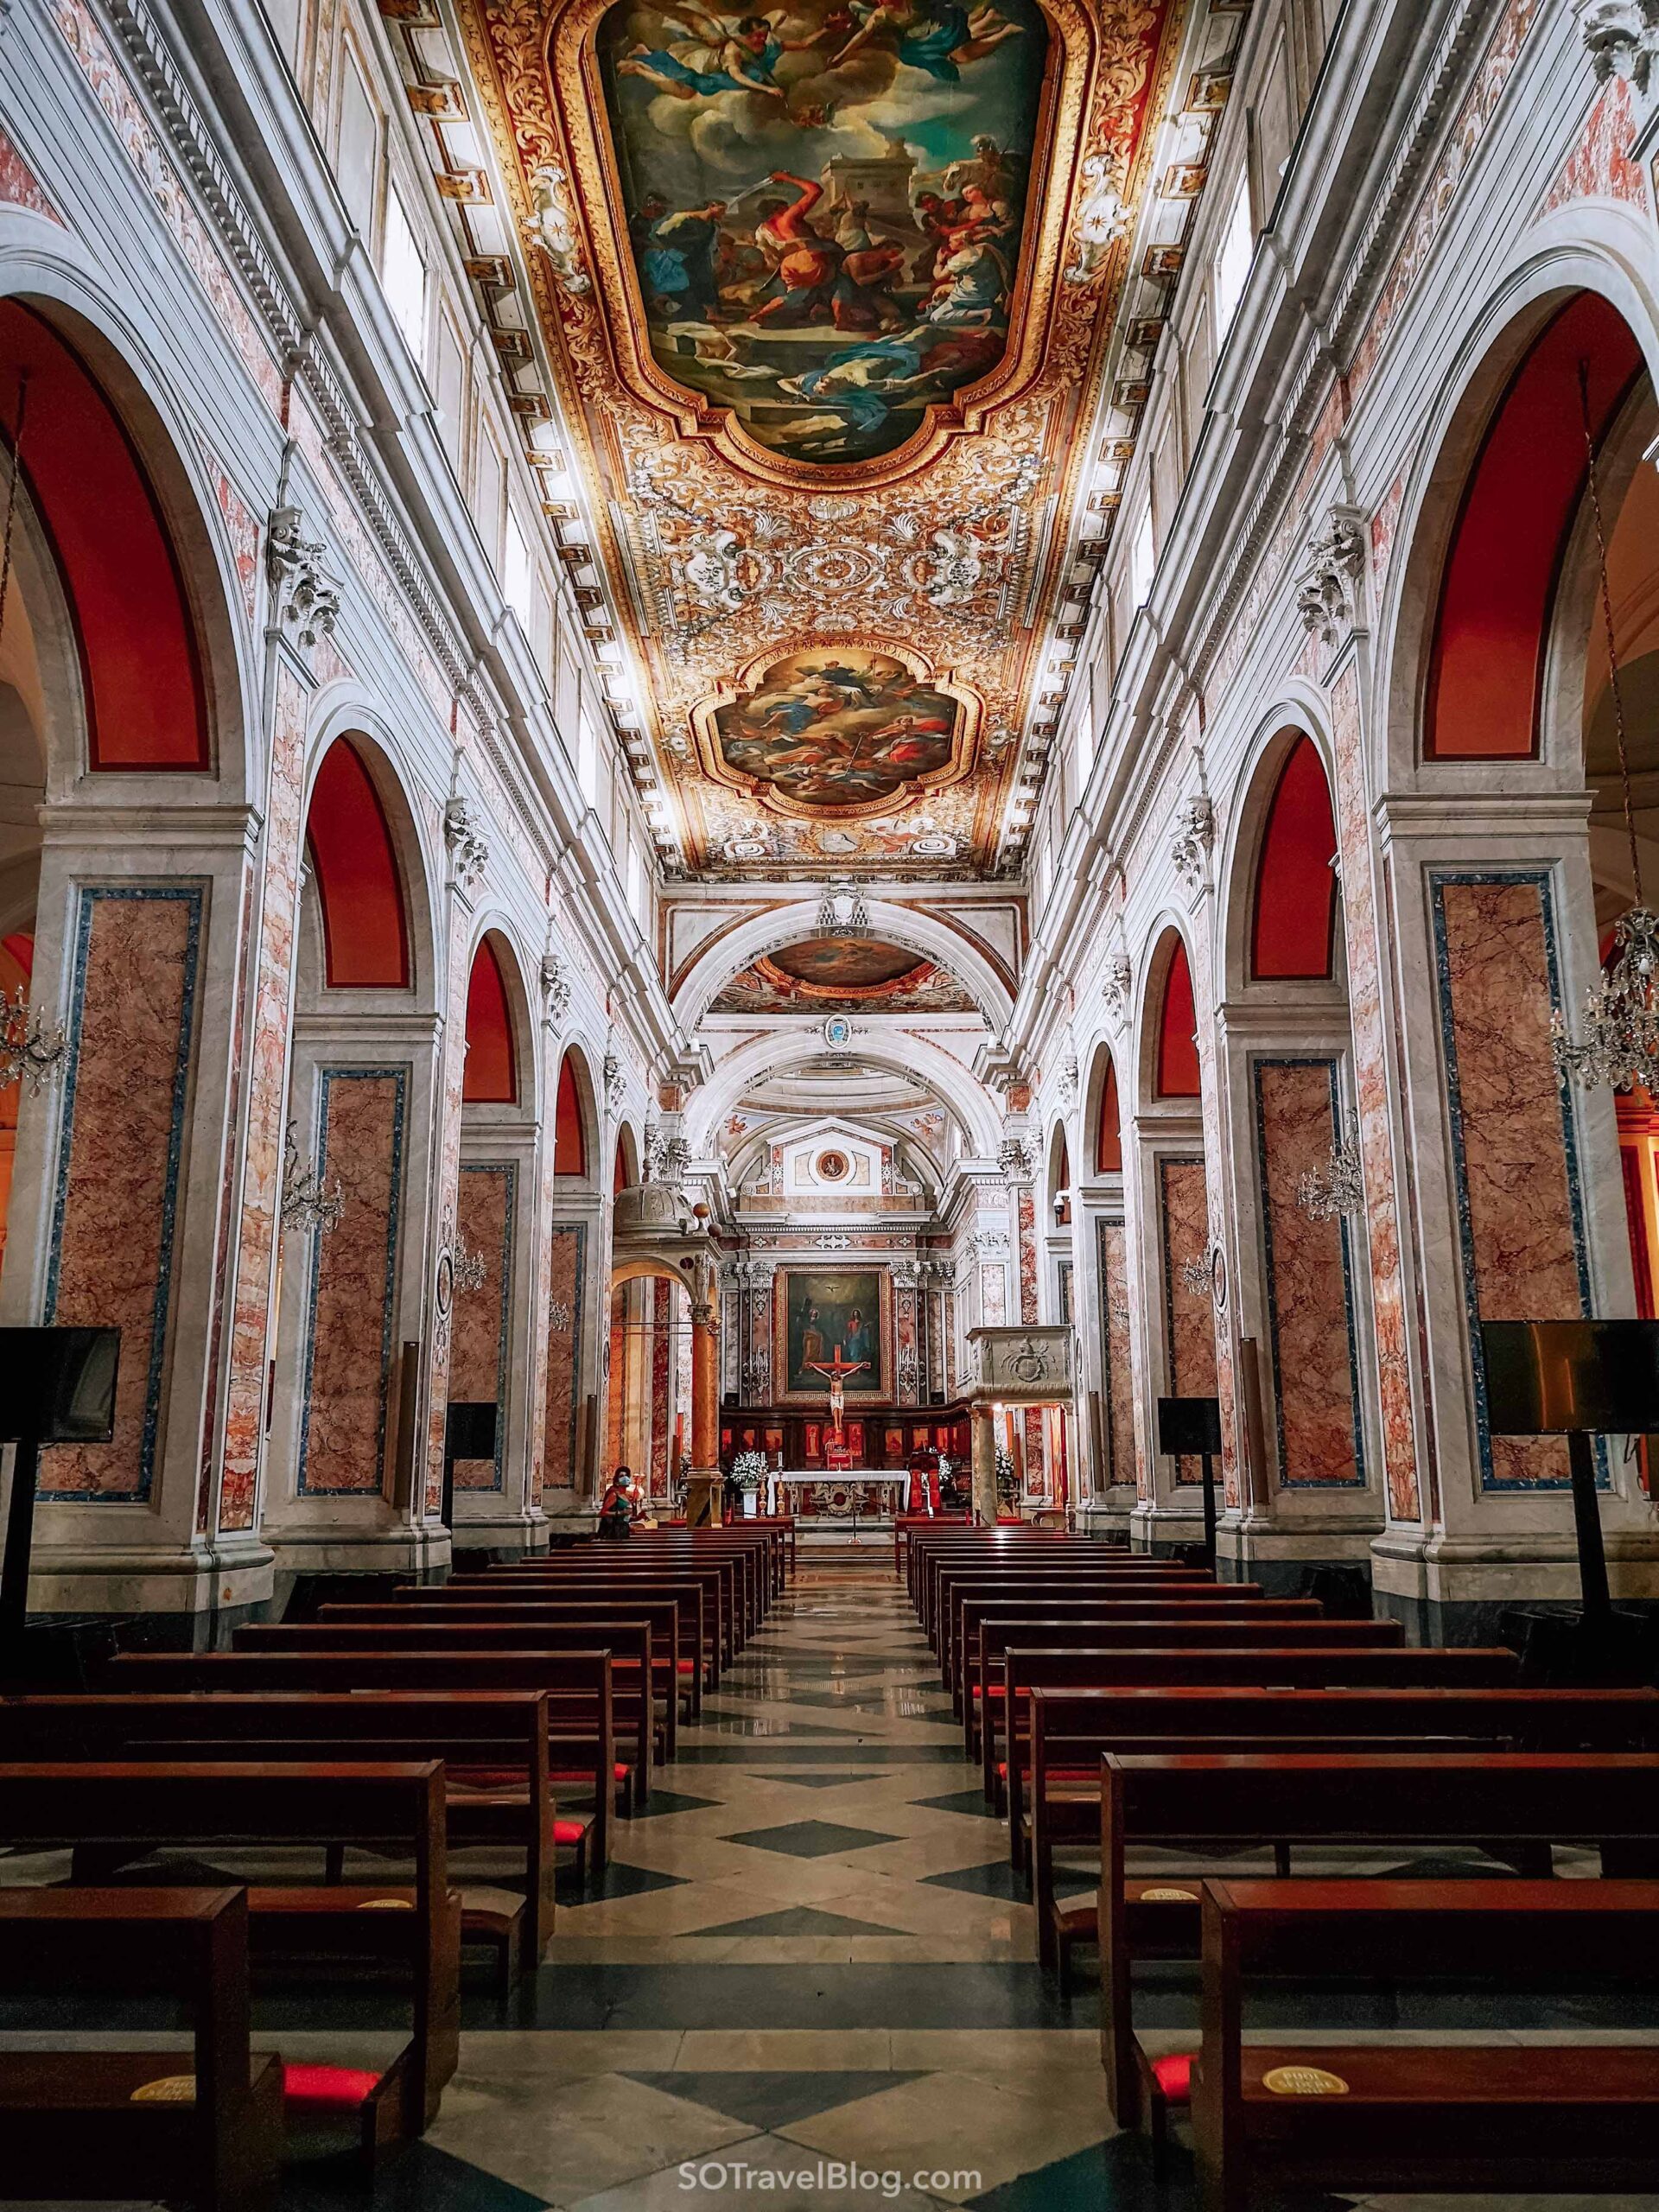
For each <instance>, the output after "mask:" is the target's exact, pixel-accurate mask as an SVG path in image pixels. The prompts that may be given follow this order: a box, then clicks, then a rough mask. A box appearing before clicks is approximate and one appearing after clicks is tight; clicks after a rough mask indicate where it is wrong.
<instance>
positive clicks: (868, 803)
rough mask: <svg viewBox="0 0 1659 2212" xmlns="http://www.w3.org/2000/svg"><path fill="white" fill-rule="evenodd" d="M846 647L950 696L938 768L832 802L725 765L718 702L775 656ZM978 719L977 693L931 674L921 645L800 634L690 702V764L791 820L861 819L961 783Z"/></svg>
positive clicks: (972, 757) (974, 746) (973, 754)
mask: <svg viewBox="0 0 1659 2212" xmlns="http://www.w3.org/2000/svg"><path fill="white" fill-rule="evenodd" d="M849 647H850V648H851V649H853V650H854V651H855V652H867V653H880V654H881V655H882V656H883V657H884V658H886V659H887V660H896V661H898V662H899V664H900V665H901V666H902V667H905V668H907V669H908V670H909V671H910V672H911V674H912V676H916V677H921V678H922V680H923V681H924V682H925V683H930V684H931V686H932V687H933V689H934V690H936V691H940V692H943V693H944V696H945V697H946V698H947V699H953V700H954V701H955V702H956V703H957V707H958V708H959V709H961V714H962V722H961V726H960V730H959V734H958V735H957V742H956V744H955V746H954V747H953V748H952V750H951V754H950V760H948V761H946V763H945V765H944V767H943V768H933V769H931V770H930V771H929V772H928V773H927V774H926V775H925V776H914V777H912V778H910V779H907V780H906V782H905V783H903V784H901V785H899V788H898V789H897V791H894V792H893V793H892V794H891V796H890V797H888V798H868V799H859V800H856V801H855V802H854V803H852V804H849V805H847V806H835V805H831V804H815V803H814V802H812V801H810V800H801V799H792V798H785V797H784V795H783V794H782V793H781V792H780V791H778V790H776V789H775V788H774V786H772V785H770V784H768V783H767V782H766V779H765V777H764V776H746V775H744V774H742V773H741V772H740V771H739V770H737V769H735V768H729V767H728V766H727V765H726V762H725V761H724V760H723V759H722V758H721V750H720V734H719V732H718V730H717V729H716V728H715V715H717V714H719V712H720V710H721V708H722V707H729V706H732V705H734V703H735V702H736V701H737V700H739V699H741V697H742V696H743V694H744V692H746V691H747V690H752V689H753V686H754V685H755V684H756V683H758V682H759V681H760V678H761V677H762V676H764V675H765V674H766V671H767V670H768V669H769V668H775V667H776V666H777V665H778V664H779V661H785V660H792V659H793V658H794V657H795V656H796V654H798V653H810V652H831V651H834V652H842V651H845V650H846V649H848V648H849ZM983 720H984V708H983V706H982V702H981V701H980V698H979V696H978V694H977V693H976V692H974V691H970V690H969V689H968V687H967V686H966V685H965V684H962V683H952V682H951V681H950V677H949V676H948V675H945V676H936V675H935V674H934V672H933V666H932V664H931V661H930V660H929V659H928V658H927V655H926V654H925V653H918V652H914V651H912V648H911V647H910V646H908V645H895V644H894V643H893V639H890V638H879V637H877V636H875V635H874V632H871V633H868V634H866V633H864V632H847V633H845V634H844V635H843V634H841V633H837V634H836V636H835V637H833V638H803V639H799V640H798V642H797V643H796V644H794V645H784V646H782V647H774V646H768V647H767V649H766V652H759V653H755V654H753V656H752V657H751V658H749V659H748V660H747V661H745V662H744V664H743V665H742V666H741V668H740V669H739V670H738V671H737V675H736V677H735V678H734V681H733V682H732V683H729V684H728V683H721V685H719V686H718V687H717V689H716V690H714V691H713V692H712V693H710V695H709V697H707V698H706V699H704V700H702V701H701V702H699V703H698V704H697V705H696V707H694V708H693V709H692V710H691V734H692V736H693V738H694V739H695V741H696V748H697V765H698V766H699V767H701V769H702V772H703V773H704V775H706V776H707V777H708V779H709V782H710V783H713V784H719V785H722V786H723V787H724V789H726V790H727V791H737V792H739V793H740V794H741V796H742V797H743V798H747V799H748V800H750V801H751V802H752V803H753V804H754V805H756V806H759V807H762V808H764V809H765V810H766V812H767V813H769V814H783V815H788V816H790V817H792V818H793V819H794V820H796V821H798V822H869V821H874V820H875V819H877V818H878V817H881V816H885V815H891V814H899V813H902V812H903V811H904V810H905V808H906V807H907V806H915V805H918V804H920V802H921V801H922V800H923V799H924V798H925V797H926V795H927V794H928V793H929V792H930V791H945V790H948V789H949V788H950V785H952V784H959V783H962V782H963V781H964V780H965V779H967V778H968V777H969V776H970V775H971V774H972V773H973V772H974V770H975V768H976V766H978V765H979V733H980V727H981V724H982V721H983Z"/></svg>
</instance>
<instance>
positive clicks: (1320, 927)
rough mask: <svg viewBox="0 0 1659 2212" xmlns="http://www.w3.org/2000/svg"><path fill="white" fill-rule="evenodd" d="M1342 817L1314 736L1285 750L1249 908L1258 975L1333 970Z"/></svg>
mask: <svg viewBox="0 0 1659 2212" xmlns="http://www.w3.org/2000/svg"><path fill="white" fill-rule="evenodd" d="M1336 850H1337V825H1336V821H1335V818H1334V817H1333V816H1332V811H1331V786H1330V785H1329V784H1328V783H1327V782H1326V781H1325V763H1324V762H1323V761H1322V760H1320V758H1319V748H1318V747H1317V746H1316V745H1315V744H1314V742H1313V739H1312V738H1310V737H1306V736H1303V737H1299V738H1298V739H1297V741H1296V742H1295V744H1294V745H1293V746H1292V747H1291V749H1290V751H1289V753H1287V755H1286V758H1285V764H1284V766H1283V767H1282V768H1281V770H1280V772H1279V780H1278V782H1277V784H1275V785H1274V792H1273V798H1272V799H1271V801H1270V802H1269V804H1268V823H1267V828H1266V829H1265V830H1264V832H1263V833H1262V859H1261V862H1260V865H1259V866H1258V868H1257V869H1256V874H1255V906H1254V907H1253V909H1252V912H1251V916H1250V974H1251V975H1252V976H1254V977H1255V978H1256V979H1257V980H1258V981H1261V980H1273V979H1282V978H1290V977H1298V976H1303V977H1319V976H1329V975H1330V974H1331V972H1332V963H1333V961H1334V959H1335V957H1336V926H1337V879H1336V875H1335V873H1334V871H1333V870H1332V865H1331V863H1332V861H1333V860H1334V858H1335V857H1336Z"/></svg>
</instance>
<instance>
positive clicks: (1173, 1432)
mask: <svg viewBox="0 0 1659 2212" xmlns="http://www.w3.org/2000/svg"><path fill="white" fill-rule="evenodd" d="M1158 1449H1159V1450H1160V1452H1162V1453H1164V1455H1165V1456H1166V1458H1168V1459H1189V1458H1191V1459H1202V1458H1203V1457H1204V1455H1205V1452H1208V1453H1209V1455H1210V1457H1211V1459H1220V1457H1221V1400H1220V1399H1219V1398H1160V1399H1159V1401H1158Z"/></svg>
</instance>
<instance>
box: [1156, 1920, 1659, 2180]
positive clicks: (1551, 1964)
mask: <svg viewBox="0 0 1659 2212" xmlns="http://www.w3.org/2000/svg"><path fill="white" fill-rule="evenodd" d="M1202 1910H1203V1918H1204V1934H1203V1943H1204V1968H1203V1997H1202V2001H1201V2011H1202V2022H1203V2037H1202V2044H1201V2050H1200V2056H1199V2058H1198V2064H1197V2066H1196V2067H1195V2068H1194V2069H1193V2075H1192V2127H1193V2134H1194V2137H1195V2139H1196V2143H1197V2150H1198V2179H1199V2187H1200V2196H1201V2202H1202V2203H1203V2206H1204V2208H1205V2212H1247V2208H1248V2207H1249V2203H1250V2202H1251V2200H1252V2198H1259V2197H1261V2196H1265V2195H1267V2194H1268V2192H1271V2193H1272V2194H1273V2195H1274V2196H1278V2195H1280V2194H1281V2192H1288V2191H1290V2190H1337V2191H1340V2192H1342V2193H1343V2194H1344V2195H1355V2196H1365V2197H1370V2196H1372V2195H1373V2194H1375V2193H1378V2192H1383V2191H1388V2192H1390V2193H1392V2192H1395V2191H1399V2192H1402V2193H1403V2192H1409V2193H1410V2194H1412V2195H1417V2194H1420V2193H1421V2194H1431V2193H1432V2194H1437V2195H1438V2194H1440V2193H1441V2192H1446V2191H1465V2190H1468V2191H1478V2192H1479V2193H1481V2194H1482V2195H1484V2196H1488V2197H1494V2196H1496V2197H1503V2196H1512V2195H1513V2196H1530V2195H1532V2194H1533V2193H1535V2192H1538V2191H1548V2192H1551V2193H1554V2192H1557V2191H1559V2192H1562V2193H1567V2192H1570V2193H1571V2194H1572V2195H1573V2196H1583V2195H1586V2194H1590V2193H1595V2194H1599V2195H1620V2196H1630V2195H1636V2194H1637V2193H1645V2192H1647V2191H1649V2190H1654V2189H1656V2188H1659V2065H1656V2063H1655V2057H1654V2051H1653V2048H1652V2046H1651V2045H1650V2044H1624V2045H1621V2044H1608V2043H1600V2042H1598V2043H1596V2044H1590V2045H1585V2044H1575V2043H1565V2042H1564V2043H1560V2044H1536V2043H1529V2044H1524V2045H1521V2044H1511V2043H1508V2042H1506V2041H1505V2040H1504V2039H1503V2037H1502V2035H1501V2034H1495V2035H1494V2037H1493V2040H1492V2041H1491V2043H1490V2044H1467V2043H1464V2044H1457V2045H1454V2046H1446V2045H1439V2046H1433V2047H1425V2046H1423V2045H1421V2044H1416V2045H1414V2044H1403V2043H1383V2044H1335V2045H1333V2044H1329V2043H1317V2044H1298V2043H1297V2041H1296V2039H1295V2037H1294V2034H1290V2033H1287V2034H1285V2035H1281V2036H1275V2037H1274V2040H1273V2042H1272V2043H1271V2044H1249V2045H1247V2044H1245V2043H1244V2041H1243V2033H1242V2029H1243V2001H1244V1993H1245V1990H1246V1987H1247V1986H1248V1985H1249V1981H1250V1980H1252V1978H1253V1977H1255V1976H1256V1975H1258V1974H1273V1975H1275V1976H1277V1975H1285V1974H1290V1975H1296V1976H1299V1977H1300V1976H1302V1975H1330V1974H1338V1975H1344V1976H1354V1975H1365V1974H1387V1975H1389V1976H1390V1977H1391V1978H1405V1977H1408V1976H1413V1975H1431V1974H1432V1975H1436V1976H1439V1975H1445V1974H1455V1975H1458V1976H1459V1977H1460V1978H1462V1977H1467V1978H1471V1979H1478V1980H1479V1981H1481V1982H1483V1983H1488V1984H1490V1985H1491V1986H1494V1987H1496V1988H1497V1989H1500V1990H1501V1989H1502V1988H1503V1987H1504V1986H1511V1987H1513V1986H1516V1985H1517V1984H1519V1985H1520V1986H1522V1987H1525V1986H1528V1983H1529V1978H1533V1979H1536V1978H1543V1977H1548V1976H1550V1975H1560V1976H1565V1977H1568V1978H1570V1979H1571V1980H1573V1981H1575V1982H1577V1983H1578V1984H1579V1985H1580V1986H1583V1984H1584V1982H1585V1981H1586V1980H1592V1979H1599V1978H1608V1979H1614V1980H1634V1981H1636V1982H1637V1983H1639V1984H1640V1985H1642V1986H1644V1987H1646V1988H1648V1989H1651V1988H1652V1986H1653V1985H1654V1980H1655V1978H1656V1973H1659V1884H1655V1883H1652V1882H1492V1883H1487V1882H1410V1881H1383V1882H1231V1881H1229V1882H1217V1881H1214V1880H1211V1881H1207V1882H1206V1883H1205V1885H1204V1904H1203V1908H1202ZM1281 2069H1293V2070H1292V2071H1291V2072H1290V2073H1289V2075H1285V2074H1284V2073H1282V2072H1281ZM1301 2069H1314V2070H1316V2071H1317V2073H1318V2074H1319V2075H1325V2076H1326V2077H1334V2078H1335V2080H1336V2081H1337V2082H1339V2083H1341V2084H1342V2085H1343V2086H1342V2088H1340V2089H1338V2090H1335V2091H1331V2090H1328V2089H1326V2090H1324V2091H1321V2090H1320V2088H1319V2085H1318V2084H1317V2083H1316V2082H1311V2081H1309V2079H1308V2078H1307V2075H1306V2073H1305V2072H1303V2071H1302V2070H1301ZM1275 2091H1277V2092H1279V2093H1278V2094H1275Z"/></svg>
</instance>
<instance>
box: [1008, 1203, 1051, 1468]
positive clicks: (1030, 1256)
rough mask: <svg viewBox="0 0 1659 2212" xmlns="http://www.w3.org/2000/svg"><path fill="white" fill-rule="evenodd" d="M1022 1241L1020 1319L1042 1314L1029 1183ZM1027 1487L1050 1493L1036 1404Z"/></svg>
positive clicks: (1029, 1418)
mask: <svg viewBox="0 0 1659 2212" xmlns="http://www.w3.org/2000/svg"><path fill="white" fill-rule="evenodd" d="M1015 1220H1016V1224H1017V1230H1018V1237H1019V1244H1020V1319H1021V1320H1022V1321H1035V1320H1036V1319H1038V1318H1039V1306H1038V1291H1037V1273H1038V1267H1039V1259H1038V1253H1037V1198H1036V1193H1035V1192H1033V1190H1032V1188H1031V1186H1030V1185H1029V1184H1022V1185H1020V1198H1019V1204H1018V1206H1017V1207H1016V1209H1015ZM1024 1419H1025V1444H1026V1488H1027V1490H1028V1491H1030V1492H1031V1493H1032V1495H1033V1497H1047V1496H1048V1468H1047V1465H1046V1453H1045V1449H1044V1438H1043V1416H1042V1414H1041V1411H1040V1410H1039V1408H1037V1407H1035V1406H1027V1408H1026V1412H1025V1417H1024Z"/></svg>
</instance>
